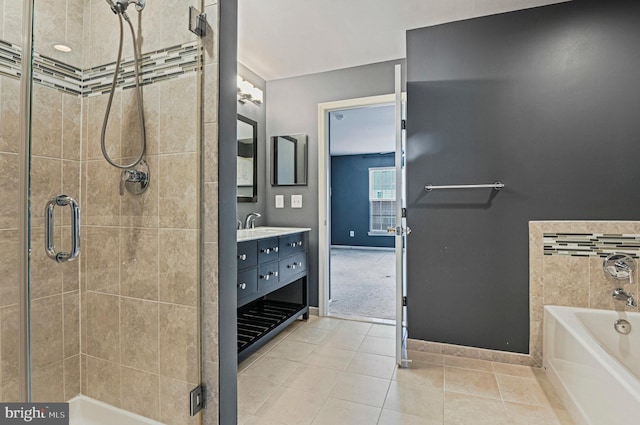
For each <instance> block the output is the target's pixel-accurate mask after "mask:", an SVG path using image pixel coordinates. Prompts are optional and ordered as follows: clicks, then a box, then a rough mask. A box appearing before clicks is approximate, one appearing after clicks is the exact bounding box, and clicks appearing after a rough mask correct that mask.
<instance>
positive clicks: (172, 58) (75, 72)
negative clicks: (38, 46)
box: [0, 40, 202, 97]
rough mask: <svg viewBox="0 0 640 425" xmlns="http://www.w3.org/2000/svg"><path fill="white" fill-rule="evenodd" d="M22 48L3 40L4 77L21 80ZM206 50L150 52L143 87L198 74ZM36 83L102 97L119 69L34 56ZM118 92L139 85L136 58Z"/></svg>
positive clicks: (194, 45)
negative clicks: (81, 64)
mask: <svg viewBox="0 0 640 425" xmlns="http://www.w3.org/2000/svg"><path fill="white" fill-rule="evenodd" d="M21 52H22V49H21V48H20V47H19V46H16V45H15V44H11V43H7V42H5V41H2V40H0V75H4V76H7V77H10V78H15V79H19V78H20V75H21V60H20V58H21ZM201 56H202V51H201V49H200V48H199V47H198V41H192V42H189V43H185V44H181V45H179V46H173V47H169V48H167V49H162V50H158V51H155V52H149V53H145V54H143V55H142V58H141V62H140V71H141V77H142V79H141V84H142V85H148V84H153V83H156V82H158V81H162V80H167V79H170V78H180V77H183V76H184V75H186V74H188V73H190V72H194V71H197V70H198V68H199V66H200V59H201ZM33 62H34V63H33V81H34V82H35V83H37V84H41V85H44V86H47V87H51V88H53V89H56V90H60V91H63V92H66V93H70V94H74V95H77V96H83V97H88V96H98V95H101V94H104V93H107V92H108V91H109V89H110V88H111V80H112V78H113V72H114V70H115V67H116V64H115V61H114V62H112V63H109V64H106V65H101V66H98V67H95V68H90V69H87V70H84V71H83V70H81V69H79V68H76V67H73V66H71V65H68V64H65V63H64V62H61V61H58V60H55V59H52V58H49V57H46V56H42V55H40V54H38V53H35V54H34V61H33ZM120 70H121V72H120V74H119V76H118V82H117V90H126V89H129V88H132V87H134V86H135V69H134V61H133V58H128V59H125V60H124V61H123V62H122V63H121V64H120Z"/></svg>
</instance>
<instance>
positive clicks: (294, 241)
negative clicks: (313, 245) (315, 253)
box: [280, 233, 307, 258]
mask: <svg viewBox="0 0 640 425" xmlns="http://www.w3.org/2000/svg"><path fill="white" fill-rule="evenodd" d="M306 249H307V247H306V241H305V237H304V233H296V234H293V235H286V236H281V237H280V258H284V257H288V256H289V255H293V254H297V253H299V252H304V251H305V250H306Z"/></svg>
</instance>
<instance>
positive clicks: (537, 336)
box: [529, 221, 640, 366]
mask: <svg viewBox="0 0 640 425" xmlns="http://www.w3.org/2000/svg"><path fill="white" fill-rule="evenodd" d="M576 239H582V240H584V241H588V242H585V245H589V246H582V247H580V249H579V250H575V249H571V246H567V245H563V246H560V245H556V243H557V242H558V241H562V242H563V243H567V240H569V241H571V240H576ZM639 239H640V222H638V221H531V222H529V288H530V289H529V292H530V297H529V300H530V301H529V316H530V340H529V352H530V353H531V357H532V360H533V362H534V364H535V365H538V366H540V365H541V364H542V330H543V316H544V306H545V305H563V306H569V307H584V308H595V309H605V310H627V311H638V308H637V307H625V306H624V305H623V304H624V303H622V302H620V301H615V300H613V299H612V297H611V292H612V291H613V290H614V289H615V288H618V287H621V288H623V289H624V290H625V291H627V292H631V293H633V294H634V295H638V289H639V286H638V270H637V268H636V272H635V275H634V278H633V283H632V284H629V282H627V281H622V280H615V279H611V278H609V277H607V276H605V274H604V271H603V270H602V261H603V259H604V257H606V256H607V255H608V254H609V253H611V252H623V253H628V254H630V255H632V256H633V257H634V258H636V259H637V258H638V254H639V253H640V246H636V245H637V242H635V241H638V240H639ZM602 240H606V241H609V242H610V244H611V245H609V246H606V247H605V249H604V250H603V249H602V248H603V246H604V244H602V243H598V241H602ZM587 248H588V250H587Z"/></svg>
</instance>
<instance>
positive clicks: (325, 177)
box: [318, 93, 405, 316]
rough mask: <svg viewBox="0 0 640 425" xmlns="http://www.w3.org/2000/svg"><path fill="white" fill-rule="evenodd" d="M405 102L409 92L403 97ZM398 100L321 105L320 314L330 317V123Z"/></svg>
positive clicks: (385, 98) (365, 99) (386, 97)
mask: <svg viewBox="0 0 640 425" xmlns="http://www.w3.org/2000/svg"><path fill="white" fill-rule="evenodd" d="M402 97H403V99H404V98H405V93H403V94H402ZM394 101H395V94H384V95H380V96H368V97H360V98H355V99H345V100H338V101H334V102H324V103H319V104H318V209H319V211H318V313H319V315H320V316H327V314H328V312H329V299H328V298H329V297H328V293H329V291H328V290H327V287H328V286H329V260H328V259H329V256H328V253H329V232H328V229H329V224H330V223H329V220H330V218H331V215H330V213H329V206H330V205H331V204H330V203H329V187H330V185H329V173H328V172H327V167H328V165H329V143H328V142H329V141H328V138H329V131H328V130H329V128H328V125H329V120H328V119H327V117H328V116H329V113H330V112H332V111H338V110H341V109H351V108H361V107H367V106H378V105H389V104H393V103H394Z"/></svg>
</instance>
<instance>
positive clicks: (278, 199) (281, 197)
mask: <svg viewBox="0 0 640 425" xmlns="http://www.w3.org/2000/svg"><path fill="white" fill-rule="evenodd" d="M276 208H284V195H276Z"/></svg>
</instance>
